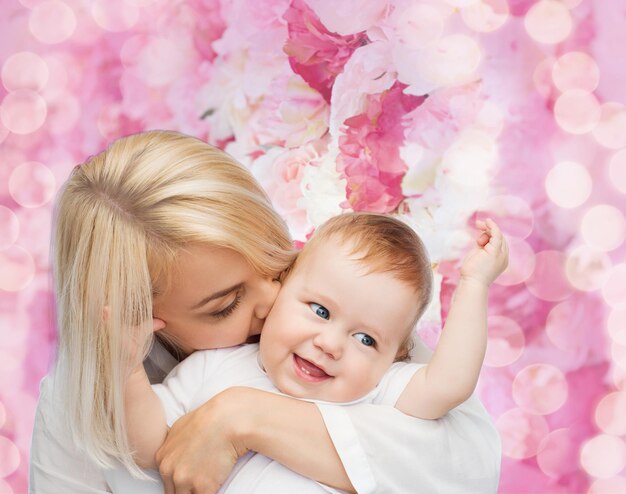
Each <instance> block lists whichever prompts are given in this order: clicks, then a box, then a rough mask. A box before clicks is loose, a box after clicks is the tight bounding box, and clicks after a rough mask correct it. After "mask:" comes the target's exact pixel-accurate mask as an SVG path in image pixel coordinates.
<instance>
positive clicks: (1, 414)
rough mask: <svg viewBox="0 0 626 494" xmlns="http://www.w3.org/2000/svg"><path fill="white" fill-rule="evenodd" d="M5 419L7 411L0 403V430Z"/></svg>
mask: <svg viewBox="0 0 626 494" xmlns="http://www.w3.org/2000/svg"><path fill="white" fill-rule="evenodd" d="M6 419H7V410H6V408H5V407H4V403H2V402H1V401H0V429H2V427H4V423H5V422H6ZM0 492H2V491H0Z"/></svg>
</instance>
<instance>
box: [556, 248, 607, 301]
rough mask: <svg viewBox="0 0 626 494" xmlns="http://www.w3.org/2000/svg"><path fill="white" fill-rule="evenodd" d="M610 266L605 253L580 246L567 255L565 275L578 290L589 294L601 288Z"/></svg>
mask: <svg viewBox="0 0 626 494" xmlns="http://www.w3.org/2000/svg"><path fill="white" fill-rule="evenodd" d="M611 266H612V263H611V258H610V257H609V256H608V255H607V254H606V253H605V252H602V251H600V250H597V249H594V248H592V247H589V246H588V245H580V246H578V247H576V248H575V249H573V250H572V251H571V252H569V253H568V254H567V260H566V261H565V275H566V276H567V279H568V280H569V282H570V283H571V284H572V285H573V286H574V287H576V288H577V289H578V290H580V291H583V292H591V291H594V290H598V289H600V288H601V287H602V284H603V283H604V280H605V279H606V276H607V273H608V271H609V269H610V268H611Z"/></svg>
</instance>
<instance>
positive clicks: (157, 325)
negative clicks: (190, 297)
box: [152, 317, 165, 333]
mask: <svg viewBox="0 0 626 494" xmlns="http://www.w3.org/2000/svg"><path fill="white" fill-rule="evenodd" d="M164 327H165V321H164V320H163V319H157V318H156V317H153V318H152V331H153V332H155V333H156V332H157V331H161V330H162V329H163V328H164Z"/></svg>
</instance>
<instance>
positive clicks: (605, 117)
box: [593, 102, 626, 149]
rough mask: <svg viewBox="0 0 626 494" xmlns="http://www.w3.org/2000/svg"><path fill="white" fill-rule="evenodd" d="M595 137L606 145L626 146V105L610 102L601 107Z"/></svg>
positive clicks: (615, 147)
mask: <svg viewBox="0 0 626 494" xmlns="http://www.w3.org/2000/svg"><path fill="white" fill-rule="evenodd" d="M593 137H594V138H595V140H596V141H597V142H598V144H601V145H602V146H604V147H607V148H609V149H619V148H623V147H625V146H626V106H624V105H622V104H621V103H616V102H608V103H604V104H603V105H602V106H601V107H600V121H599V122H598V125H596V127H595V128H594V129H593Z"/></svg>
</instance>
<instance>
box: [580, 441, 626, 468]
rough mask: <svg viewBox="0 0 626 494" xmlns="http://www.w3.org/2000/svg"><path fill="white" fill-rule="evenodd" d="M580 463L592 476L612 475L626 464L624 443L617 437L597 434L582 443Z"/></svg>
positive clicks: (625, 446)
mask: <svg viewBox="0 0 626 494" xmlns="http://www.w3.org/2000/svg"><path fill="white" fill-rule="evenodd" d="M580 464H581V466H582V467H583V469H584V470H585V471H586V472H587V473H588V474H589V475H591V476H593V477H597V478H600V479H609V478H611V477H614V476H615V475H617V474H618V473H619V472H620V471H621V470H622V469H623V468H624V466H626V444H625V443H624V441H623V440H622V439H620V438H619V437H615V436H610V435H608V434H600V435H597V436H595V437H593V438H592V439H589V440H588V441H587V442H585V443H584V444H583V446H582V448H581V450H580Z"/></svg>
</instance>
